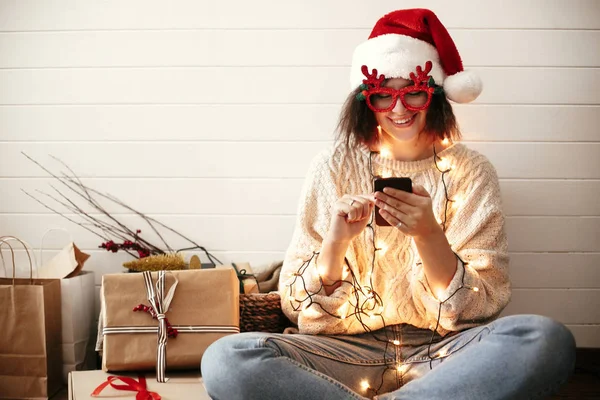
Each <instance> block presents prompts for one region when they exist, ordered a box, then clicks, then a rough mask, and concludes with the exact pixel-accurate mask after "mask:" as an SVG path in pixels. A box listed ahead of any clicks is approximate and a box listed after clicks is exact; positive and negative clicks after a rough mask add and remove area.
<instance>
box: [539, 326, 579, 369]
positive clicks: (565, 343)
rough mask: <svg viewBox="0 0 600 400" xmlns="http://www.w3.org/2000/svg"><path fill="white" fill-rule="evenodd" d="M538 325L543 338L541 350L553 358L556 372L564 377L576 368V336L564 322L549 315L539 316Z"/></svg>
mask: <svg viewBox="0 0 600 400" xmlns="http://www.w3.org/2000/svg"><path fill="white" fill-rule="evenodd" d="M536 325H537V327H538V329H539V330H540V335H541V337H542V340H540V342H541V343H542V344H541V346H542V347H543V348H542V349H541V350H542V351H545V352H546V354H548V355H549V357H545V358H546V360H547V358H552V359H553V361H554V362H553V363H552V364H553V365H554V368H555V371H556V373H558V374H559V375H564V379H565V380H566V378H567V377H568V376H569V375H570V374H571V372H573V369H574V368H575V348H576V347H575V338H574V337H573V334H572V333H571V331H570V330H569V329H568V328H567V327H566V326H564V325H563V324H561V323H559V322H556V321H554V320H553V319H551V318H548V317H542V316H537V318H536Z"/></svg>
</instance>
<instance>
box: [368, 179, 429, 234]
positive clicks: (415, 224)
mask: <svg viewBox="0 0 600 400" xmlns="http://www.w3.org/2000/svg"><path fill="white" fill-rule="evenodd" d="M375 199H376V203H375V204H376V205H377V207H379V208H380V212H379V213H380V214H381V216H382V217H383V218H384V219H385V220H386V221H387V222H389V223H390V224H391V225H392V226H395V227H396V228H398V229H400V230H401V231H402V232H404V233H405V234H406V235H409V236H412V237H414V238H418V239H423V238H426V237H428V236H430V235H431V234H432V233H435V232H437V231H439V230H440V229H441V227H440V225H439V224H438V222H437V221H436V219H435V216H434V215H433V207H432V205H431V204H432V203H431V196H429V193H428V192H427V190H425V188H424V187H423V186H421V185H414V186H413V192H412V193H409V192H404V191H402V190H397V189H394V188H389V187H387V188H384V189H383V193H382V192H376V193H375Z"/></svg>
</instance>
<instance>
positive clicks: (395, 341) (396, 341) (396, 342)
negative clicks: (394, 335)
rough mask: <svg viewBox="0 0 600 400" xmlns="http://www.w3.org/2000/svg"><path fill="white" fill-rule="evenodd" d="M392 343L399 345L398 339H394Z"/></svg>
mask: <svg viewBox="0 0 600 400" xmlns="http://www.w3.org/2000/svg"><path fill="white" fill-rule="evenodd" d="M392 343H394V346H400V341H399V340H394V341H393V342H392Z"/></svg>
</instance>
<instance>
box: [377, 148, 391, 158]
mask: <svg viewBox="0 0 600 400" xmlns="http://www.w3.org/2000/svg"><path fill="white" fill-rule="evenodd" d="M379 155H381V157H383V158H392V152H391V151H390V149H388V148H387V147H382V148H381V150H379Z"/></svg>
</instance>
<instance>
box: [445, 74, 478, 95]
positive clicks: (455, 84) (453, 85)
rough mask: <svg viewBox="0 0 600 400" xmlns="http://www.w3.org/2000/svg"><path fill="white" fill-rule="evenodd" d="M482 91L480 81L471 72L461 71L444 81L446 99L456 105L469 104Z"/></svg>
mask: <svg viewBox="0 0 600 400" xmlns="http://www.w3.org/2000/svg"><path fill="white" fill-rule="evenodd" d="M482 90H483V84H482V83H481V79H480V78H479V76H478V75H477V74H476V73H475V72H473V71H462V72H459V73H456V74H454V75H450V76H448V77H447V78H446V80H444V91H445V92H446V97H448V98H449V99H450V100H452V101H454V102H457V103H469V102H471V101H473V100H475V99H476V98H477V97H478V96H479V94H481V91H482Z"/></svg>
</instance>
